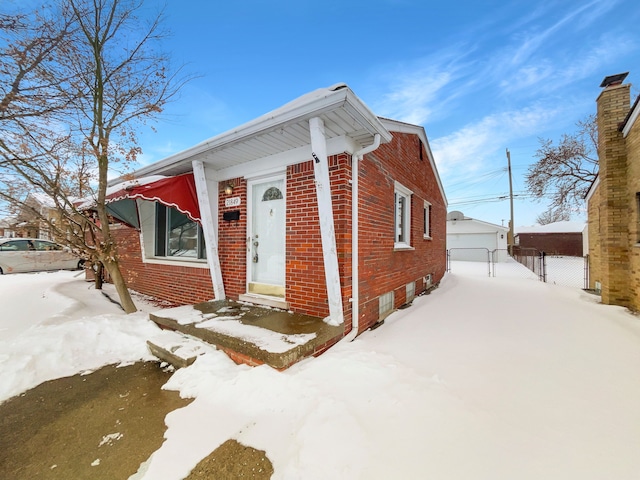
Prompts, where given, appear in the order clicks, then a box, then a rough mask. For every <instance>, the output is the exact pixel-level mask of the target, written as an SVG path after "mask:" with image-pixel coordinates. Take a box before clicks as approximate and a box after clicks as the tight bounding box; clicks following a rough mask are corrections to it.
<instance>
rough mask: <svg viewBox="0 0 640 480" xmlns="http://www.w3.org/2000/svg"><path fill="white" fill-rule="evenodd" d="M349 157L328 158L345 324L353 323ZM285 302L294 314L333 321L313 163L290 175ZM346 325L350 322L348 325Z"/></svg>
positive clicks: (292, 170)
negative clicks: (331, 318)
mask: <svg viewBox="0 0 640 480" xmlns="http://www.w3.org/2000/svg"><path fill="white" fill-rule="evenodd" d="M350 164H351V157H350V156H349V155H346V154H342V155H336V156H332V157H329V180H330V183H331V193H332V195H331V200H332V203H333V211H334V227H335V232H336V248H337V252H338V264H339V269H340V277H341V282H340V283H341V286H342V297H343V298H342V302H343V309H344V311H345V321H348V322H349V323H350V322H351V317H350V305H349V301H348V300H349V297H350V296H351V184H350V183H349V180H350V179H351V166H350ZM286 242H287V261H286V262H287V263H286V282H287V301H288V302H289V303H290V304H291V308H292V309H294V310H299V311H303V312H305V313H308V314H310V315H315V316H319V317H326V316H328V315H329V306H328V302H327V288H326V281H325V273H324V261H323V256H322V239H321V237H320V220H319V217H318V205H317V200H316V190H315V183H314V171H313V163H312V162H311V161H308V162H304V163H300V164H297V165H293V166H291V167H289V168H288V169H287V239H286ZM347 319H348V320H347Z"/></svg>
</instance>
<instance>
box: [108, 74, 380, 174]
mask: <svg viewBox="0 0 640 480" xmlns="http://www.w3.org/2000/svg"><path fill="white" fill-rule="evenodd" d="M313 117H319V118H321V119H322V121H323V122H324V126H325V135H326V138H327V154H329V155H334V154H337V153H342V152H355V151H356V150H359V149H360V148H363V147H365V146H368V145H370V144H371V143H373V138H374V135H375V134H380V137H381V142H382V143H388V142H390V141H391V139H392V135H391V133H390V132H389V131H388V130H387V129H386V128H385V127H384V125H383V124H382V123H381V122H380V120H379V119H378V117H377V116H376V115H374V114H373V112H371V110H369V108H368V107H367V106H366V105H365V104H364V103H363V102H362V100H360V99H359V98H358V97H357V96H356V95H355V94H354V93H353V91H352V90H351V89H350V88H349V87H348V86H347V85H345V84H344V83H339V84H336V85H333V86H331V87H328V88H321V89H318V90H314V91H313V92H310V93H307V94H305V95H302V96H301V97H299V98H297V99H295V100H293V101H291V102H289V103H287V104H285V105H283V106H281V107H279V108H277V109H275V110H273V111H271V112H269V113H266V114H264V115H262V116H260V117H258V118H256V119H254V120H252V121H250V122H248V123H245V124H244V125H241V126H239V127H236V128H234V129H232V130H229V131H227V132H225V133H222V134H220V135H217V136H215V137H212V138H209V139H208V140H205V141H204V142H201V143H199V144H197V145H195V146H193V147H191V148H188V149H187V150H184V151H182V152H179V153H176V154H174V155H171V156H169V157H167V158H165V159H164V160H160V161H159V162H156V163H154V164H152V165H148V166H146V167H143V168H141V169H140V170H138V171H136V172H135V173H134V174H135V176H136V177H142V176H148V175H157V174H160V175H170V176H171V175H179V174H181V173H185V172H188V171H190V170H191V168H192V162H193V161H202V162H203V163H205V164H206V165H207V166H208V167H209V168H212V169H214V170H217V171H218V173H219V175H220V176H222V177H225V176H226V177H227V178H233V177H234V176H235V175H236V174H237V170H234V168H235V167H238V166H239V165H241V164H246V163H249V162H252V161H254V160H258V159H269V160H271V161H273V162H279V161H282V156H283V155H284V154H286V155H287V156H288V159H287V161H289V159H290V161H289V163H297V162H299V161H302V160H303V159H307V158H310V157H311V148H310V145H309V143H310V141H309V138H310V133H309V119H311V118H313ZM261 163H264V164H265V166H266V164H268V163H269V162H268V161H265V162H261ZM120 181H122V179H115V180H114V181H113V182H112V183H117V182H120Z"/></svg>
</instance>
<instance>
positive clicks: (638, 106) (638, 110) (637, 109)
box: [622, 101, 640, 138]
mask: <svg viewBox="0 0 640 480" xmlns="http://www.w3.org/2000/svg"><path fill="white" fill-rule="evenodd" d="M633 107H634V108H633V112H631V115H630V116H629V119H628V120H627V123H625V124H624V128H623V129H622V135H623V136H624V137H625V138H626V137H627V135H629V132H630V131H631V129H632V128H633V124H634V123H635V122H636V120H637V119H638V116H639V115H640V102H637V101H636V103H635V105H634V106H633Z"/></svg>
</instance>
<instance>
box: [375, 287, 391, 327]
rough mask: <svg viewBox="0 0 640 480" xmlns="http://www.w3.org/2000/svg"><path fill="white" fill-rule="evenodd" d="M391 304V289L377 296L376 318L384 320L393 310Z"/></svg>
mask: <svg viewBox="0 0 640 480" xmlns="http://www.w3.org/2000/svg"><path fill="white" fill-rule="evenodd" d="M393 304H394V295H393V291H391V292H387V293H384V294H382V295H380V296H379V297H378V320H384V319H385V318H386V317H387V316H388V315H389V314H390V313H391V312H393Z"/></svg>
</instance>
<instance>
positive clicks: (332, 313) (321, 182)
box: [309, 117, 344, 325]
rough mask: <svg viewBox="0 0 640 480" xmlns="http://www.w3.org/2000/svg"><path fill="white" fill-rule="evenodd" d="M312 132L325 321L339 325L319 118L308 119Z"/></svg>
mask: <svg viewBox="0 0 640 480" xmlns="http://www.w3.org/2000/svg"><path fill="white" fill-rule="evenodd" d="M309 130H310V133H311V155H312V156H313V169H314V174H315V183H316V195H317V198H318V214H319V216H320V236H321V238H322V253H323V257H324V273H325V279H326V283H327V295H328V297H329V319H328V320H327V323H329V324H331V325H340V324H341V323H343V322H344V312H343V310H342V290H341V288H340V272H339V270H338V252H337V248H336V232H335V227H334V224H333V205H332V202H331V185H330V183H329V162H328V160H327V141H326V138H325V134H324V122H323V121H322V119H320V118H318V117H313V118H311V119H310V120H309Z"/></svg>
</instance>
